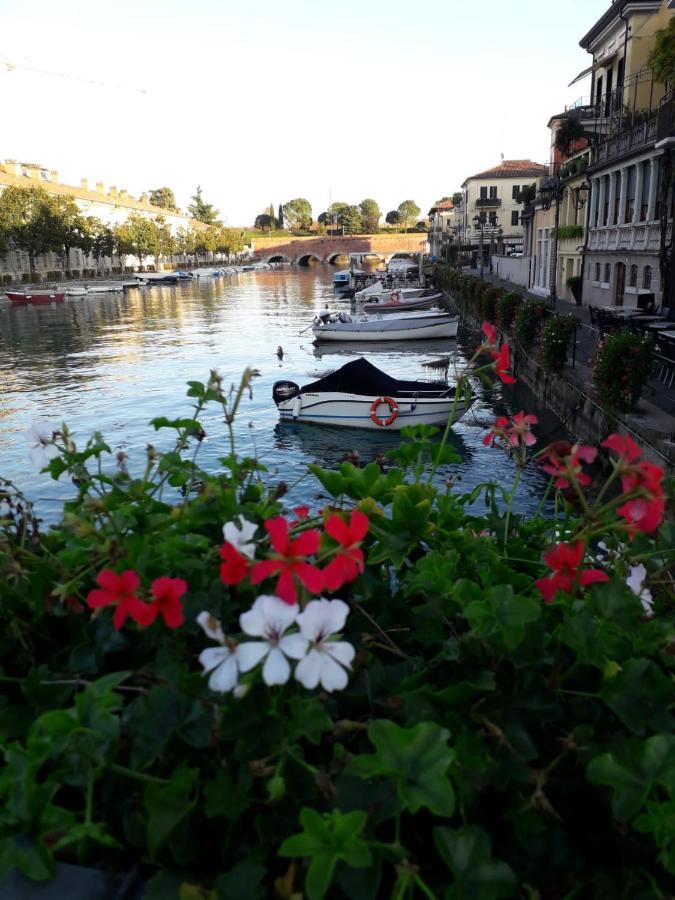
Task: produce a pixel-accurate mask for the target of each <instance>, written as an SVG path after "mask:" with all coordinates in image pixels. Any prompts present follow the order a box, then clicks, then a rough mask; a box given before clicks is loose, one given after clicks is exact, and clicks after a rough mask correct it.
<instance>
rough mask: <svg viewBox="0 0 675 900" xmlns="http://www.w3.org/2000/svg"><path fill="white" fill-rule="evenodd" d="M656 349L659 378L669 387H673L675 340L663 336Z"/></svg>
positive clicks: (674, 377)
mask: <svg viewBox="0 0 675 900" xmlns="http://www.w3.org/2000/svg"><path fill="white" fill-rule="evenodd" d="M656 349H657V359H658V363H659V374H658V376H657V377H658V380H659V381H660V382H661V384H663V385H665V386H666V387H667V388H671V387H672V385H673V381H674V380H675V341H673V340H670V339H668V338H661V339H660V340H659V342H658V344H657V348H656Z"/></svg>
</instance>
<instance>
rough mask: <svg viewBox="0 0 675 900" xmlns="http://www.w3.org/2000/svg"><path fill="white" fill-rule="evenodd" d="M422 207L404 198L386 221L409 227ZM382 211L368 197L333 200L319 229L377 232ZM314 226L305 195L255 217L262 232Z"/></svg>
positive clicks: (319, 218)
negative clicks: (355, 202)
mask: <svg viewBox="0 0 675 900" xmlns="http://www.w3.org/2000/svg"><path fill="white" fill-rule="evenodd" d="M419 214H420V208H419V206H418V205H417V204H416V203H415V201H414V200H404V201H403V203H401V204H400V206H399V207H398V208H397V209H392V210H390V211H389V212H388V213H387V214H386V216H385V221H386V223H387V224H388V225H394V226H396V227H398V226H399V225H402V226H403V227H404V228H406V229H407V228H408V226H409V225H411V224H412V223H417V224H418V225H419V224H420V223H418V222H417V220H418V217H419ZM381 218H382V211H381V209H380V207H379V206H378V204H377V202H376V201H375V200H373V199H372V198H370V197H368V198H366V199H365V200H362V201H361V202H360V203H359V204H358V206H354V205H351V204H349V203H341V202H336V203H332V204H331V205H330V206H329V207H328V209H327V210H325V212H322V213H320V214H319V216H318V217H317V220H316V221H317V223H318V226H319V230H321V229H322V228H325V229H329V228H340V229H342V230H343V231H344V233H345V234H376V233H377V232H378V231H379V230H380V219H381ZM312 225H313V219H312V206H311V204H310V202H309V200H306V199H305V198H304V197H296V198H295V199H294V200H289V201H288V203H284V204H283V206H282V205H280V206H279V212H278V215H277V216H275V215H274V207H273V206H272V205H271V204H270V206H269V207H268V209H267V210H266V211H265V212H264V213H261V214H260V215H259V216H257V217H256V220H255V227H256V228H257V229H258V230H259V231H272V230H273V229H275V228H284V227H287V228H288V229H290V230H291V231H306V230H308V229H309V228H311V226H312Z"/></svg>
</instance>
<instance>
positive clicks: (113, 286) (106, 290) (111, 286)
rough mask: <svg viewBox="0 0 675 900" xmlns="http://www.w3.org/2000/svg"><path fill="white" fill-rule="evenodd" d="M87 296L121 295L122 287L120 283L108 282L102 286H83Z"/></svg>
mask: <svg viewBox="0 0 675 900" xmlns="http://www.w3.org/2000/svg"><path fill="white" fill-rule="evenodd" d="M85 287H86V289H87V293H88V294H121V293H122V291H123V290H124V285H123V284H122V282H121V281H108V282H105V283H103V284H87V285H85Z"/></svg>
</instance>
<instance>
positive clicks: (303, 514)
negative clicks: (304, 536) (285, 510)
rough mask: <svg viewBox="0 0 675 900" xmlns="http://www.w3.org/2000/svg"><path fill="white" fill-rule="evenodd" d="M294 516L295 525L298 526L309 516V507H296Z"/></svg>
mask: <svg viewBox="0 0 675 900" xmlns="http://www.w3.org/2000/svg"><path fill="white" fill-rule="evenodd" d="M293 515H294V516H295V519H294V521H293V524H294V525H297V524H298V522H302V520H303V519H306V518H307V516H308V515H309V506H294V507H293Z"/></svg>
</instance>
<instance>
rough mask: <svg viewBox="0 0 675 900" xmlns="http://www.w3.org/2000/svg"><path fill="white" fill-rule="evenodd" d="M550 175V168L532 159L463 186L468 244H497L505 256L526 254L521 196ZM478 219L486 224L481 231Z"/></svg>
mask: <svg viewBox="0 0 675 900" xmlns="http://www.w3.org/2000/svg"><path fill="white" fill-rule="evenodd" d="M547 173H548V167H547V166H544V165H540V164H539V163H535V162H532V160H530V159H505V160H502V162H501V163H500V164H499V165H498V166H495V167H494V168H492V169H487V170H486V171H485V172H478V173H477V174H476V175H471V176H469V178H467V179H466V180H465V181H464V183H463V184H462V191H463V194H464V201H463V213H462V230H463V238H464V242H465V243H469V244H473V245H474V246H475V245H478V244H479V242H480V240H481V231H482V238H483V244H484V245H485V243H486V241H487V242H488V245H489V243H492V242H494V241H495V240H497V241H498V242H499V243H500V245H502V246H503V247H504V251H505V253H507V254H509V253H512V252H513V253H516V252H520V253H522V249H523V225H522V222H521V220H520V215H521V212H522V204H521V203H520V202H519V197H520V195H521V192H522V191H524V190H525V189H526V188H528V187H529V186H530V185H532V184H534V183H536V182H537V181H538V180H539V179H540V178H542V177H543V176H545V175H546V174H547ZM476 216H478V218H479V219H480V221H481V222H482V223H484V224H483V227H482V229H481V227H480V225H479V226H478V227H477V226H476V224H475V222H474V220H475V218H476Z"/></svg>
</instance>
